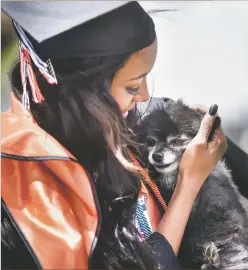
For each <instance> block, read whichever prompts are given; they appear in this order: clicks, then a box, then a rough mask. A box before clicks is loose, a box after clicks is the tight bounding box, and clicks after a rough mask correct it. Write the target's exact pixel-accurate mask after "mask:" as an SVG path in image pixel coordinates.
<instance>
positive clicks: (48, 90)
mask: <svg viewBox="0 0 248 270" xmlns="http://www.w3.org/2000/svg"><path fill="white" fill-rule="evenodd" d="M130 55H131V54H130V53H128V54H123V55H118V56H106V57H88V58H71V59H62V60H56V59H54V60H53V61H52V63H53V66H54V69H55V72H56V76H57V79H58V84H57V85H49V84H48V83H47V82H46V80H45V79H44V78H43V77H42V75H40V73H39V72H38V71H37V70H36V69H34V70H35V73H36V76H37V81H38V84H39V86H40V88H41V91H42V94H43V95H44V97H45V101H44V102H43V103H41V104H36V103H34V102H31V104H30V110H31V113H32V115H33V117H34V119H35V120H36V121H37V123H38V125H39V126H40V127H41V128H42V129H44V130H45V131H46V132H48V133H49V134H50V135H52V136H53V137H54V138H56V139H57V140H58V142H60V143H61V144H62V145H63V146H64V147H65V148H67V149H68V150H69V151H70V152H71V153H72V154H73V155H74V156H75V157H76V158H77V160H78V162H79V163H80V164H81V165H82V166H83V167H84V168H85V169H86V170H87V171H88V173H89V174H90V175H93V174H94V173H97V174H98V178H97V181H95V187H96V191H97V195H98V200H99V205H100V208H101V217H102V218H101V221H102V225H101V230H100V233H99V238H98V241H97V245H96V248H95V249H94V252H93V254H92V258H91V262H92V263H91V265H90V268H93V269H94V268H95V269H96V268H98V269H99V268H101V269H103V268H108V269H120V268H130V269H131V268H132V269H134V268H136V269H155V268H156V267H155V264H154V262H153V258H152V252H151V250H149V247H148V245H147V244H146V242H142V241H140V239H139V237H138V233H137V231H136V229H135V227H134V224H133V220H134V213H135V205H136V201H137V198H138V193H139V190H140V180H139V177H138V176H137V175H136V174H134V173H133V172H131V171H130V170H129V169H128V168H127V167H125V166H123V163H122V162H121V160H120V159H118V158H117V157H116V155H115V150H114V149H117V148H118V147H121V151H122V153H123V157H124V159H125V158H126V159H127V155H126V150H127V147H128V146H133V145H134V142H133V141H132V137H131V135H130V132H129V131H128V130H129V129H128V128H129V127H130V126H131V125H133V124H135V121H136V115H137V114H136V112H135V110H133V111H132V112H131V113H130V114H129V116H128V118H127V120H124V119H123V117H122V114H121V111H120V108H119V106H118V104H117V102H116V101H115V99H114V98H113V97H112V96H111V95H110V87H111V83H112V80H113V77H114V75H115V74H116V72H117V71H118V70H119V69H120V68H121V67H122V66H123V65H124V64H125V62H126V61H127V60H128V59H129V57H130ZM19 70H20V69H19V63H17V64H16V66H15V67H14V68H13V71H12V73H11V82H12V87H13V89H14V90H13V91H14V93H15V94H16V95H17V97H19V98H20V97H21V95H22V90H21V89H22V86H21V81H20V73H19ZM28 90H29V93H30V92H31V91H30V88H29V87H28ZM30 100H31V95H30Z"/></svg>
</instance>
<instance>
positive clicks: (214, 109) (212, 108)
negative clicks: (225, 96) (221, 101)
mask: <svg viewBox="0 0 248 270" xmlns="http://www.w3.org/2000/svg"><path fill="white" fill-rule="evenodd" d="M217 111H218V105H216V104H214V105H212V106H211V107H210V109H209V111H208V113H209V114H210V115H211V116H214V115H215V114H216V113H217Z"/></svg>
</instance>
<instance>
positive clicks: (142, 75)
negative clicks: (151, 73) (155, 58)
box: [130, 72, 148, 81]
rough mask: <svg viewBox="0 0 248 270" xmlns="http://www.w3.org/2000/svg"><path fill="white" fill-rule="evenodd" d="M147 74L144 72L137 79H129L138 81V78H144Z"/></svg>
mask: <svg viewBox="0 0 248 270" xmlns="http://www.w3.org/2000/svg"><path fill="white" fill-rule="evenodd" d="M147 74H148V72H146V73H144V74H141V75H139V76H138V77H135V78H132V79H130V81H133V80H138V79H140V78H142V77H145V76H146V75H147Z"/></svg>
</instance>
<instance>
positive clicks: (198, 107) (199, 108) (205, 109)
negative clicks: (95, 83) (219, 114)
mask: <svg viewBox="0 0 248 270" xmlns="http://www.w3.org/2000/svg"><path fill="white" fill-rule="evenodd" d="M189 107H190V108H191V109H193V110H200V111H202V112H205V113H206V112H207V111H208V107H206V106H203V105H199V104H195V105H190V106H189Z"/></svg>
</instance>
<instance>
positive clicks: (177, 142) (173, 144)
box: [169, 139, 186, 146]
mask: <svg viewBox="0 0 248 270" xmlns="http://www.w3.org/2000/svg"><path fill="white" fill-rule="evenodd" d="M185 142H186V141H185V140H179V139H178V140H176V139H174V140H171V141H170V143H169V144H170V145H172V146H181V145H183V144H184V143H185Z"/></svg>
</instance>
